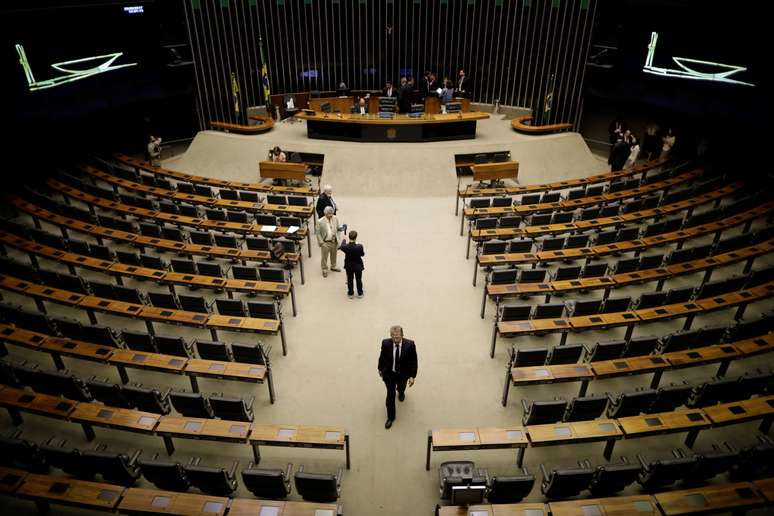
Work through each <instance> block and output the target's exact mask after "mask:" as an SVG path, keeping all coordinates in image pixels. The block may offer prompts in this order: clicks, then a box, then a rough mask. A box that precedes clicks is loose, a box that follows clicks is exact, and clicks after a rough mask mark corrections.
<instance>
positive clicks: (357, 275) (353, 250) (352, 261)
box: [339, 230, 365, 299]
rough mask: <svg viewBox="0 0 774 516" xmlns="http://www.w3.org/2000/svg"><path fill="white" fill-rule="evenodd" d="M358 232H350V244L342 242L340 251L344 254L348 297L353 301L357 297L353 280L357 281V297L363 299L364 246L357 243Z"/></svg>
mask: <svg viewBox="0 0 774 516" xmlns="http://www.w3.org/2000/svg"><path fill="white" fill-rule="evenodd" d="M356 240H357V231H355V230H352V231H350V232H349V242H347V241H346V240H344V241H342V242H341V245H340V246H339V249H341V250H342V251H343V252H344V270H345V271H346V272H347V297H349V298H350V299H352V297H353V296H354V295H355V289H354V288H353V285H352V283H353V280H357V297H363V269H365V267H364V266H363V256H365V250H363V246H362V245H360V244H358V243H357V242H356Z"/></svg>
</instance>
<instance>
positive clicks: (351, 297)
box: [347, 294, 355, 299]
mask: <svg viewBox="0 0 774 516" xmlns="http://www.w3.org/2000/svg"><path fill="white" fill-rule="evenodd" d="M347 297H348V298H350V299H353V298H354V297H355V296H354V295H352V294H347Z"/></svg>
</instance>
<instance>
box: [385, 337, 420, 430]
mask: <svg viewBox="0 0 774 516" xmlns="http://www.w3.org/2000/svg"><path fill="white" fill-rule="evenodd" d="M377 368H378V369H379V376H380V377H381V378H382V380H383V381H384V385H385V386H386V387H387V402H386V404H387V422H386V423H384V428H387V429H389V428H390V427H392V422H393V421H395V391H398V399H399V400H400V401H403V400H404V399H406V383H408V386H409V387H411V386H413V385H414V380H415V379H416V377H417V348H416V346H415V345H414V341H413V340H409V339H404V338H403V328H401V327H400V326H393V327H391V328H390V338H389V339H384V340H382V350H381V353H380V354H379V363H378V365H377Z"/></svg>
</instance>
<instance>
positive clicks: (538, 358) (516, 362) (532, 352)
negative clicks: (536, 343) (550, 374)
mask: <svg viewBox="0 0 774 516" xmlns="http://www.w3.org/2000/svg"><path fill="white" fill-rule="evenodd" d="M547 358H548V348H520V349H516V352H515V356H514V358H513V367H532V366H542V365H544V364H545V363H546V359H547Z"/></svg>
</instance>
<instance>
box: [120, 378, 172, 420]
mask: <svg viewBox="0 0 774 516" xmlns="http://www.w3.org/2000/svg"><path fill="white" fill-rule="evenodd" d="M121 392H122V393H123V394H124V396H126V398H127V399H128V400H129V401H131V403H132V405H133V406H134V407H135V408H136V409H138V410H142V411H143V412H153V413H154V414H164V415H166V414H169V412H170V410H171V405H170V402H169V389H167V390H165V391H164V392H161V391H159V390H158V389H148V388H145V387H143V386H142V385H140V384H135V385H124V386H123V387H121Z"/></svg>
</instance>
